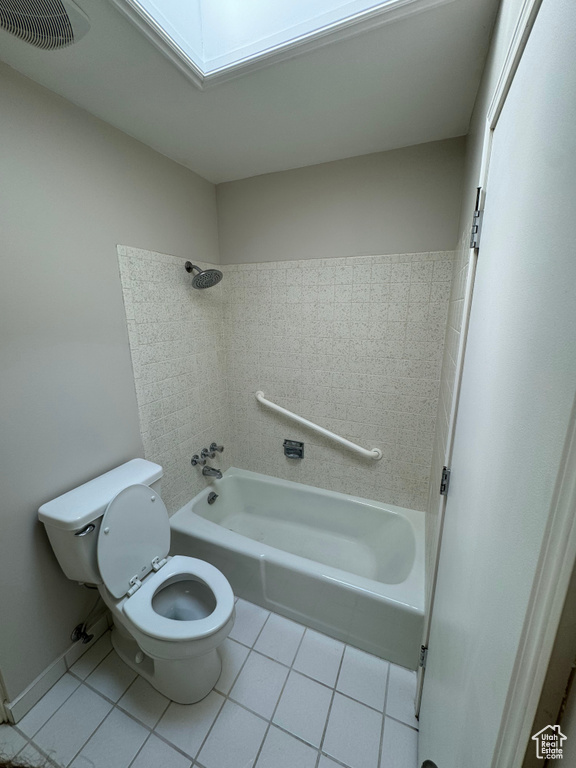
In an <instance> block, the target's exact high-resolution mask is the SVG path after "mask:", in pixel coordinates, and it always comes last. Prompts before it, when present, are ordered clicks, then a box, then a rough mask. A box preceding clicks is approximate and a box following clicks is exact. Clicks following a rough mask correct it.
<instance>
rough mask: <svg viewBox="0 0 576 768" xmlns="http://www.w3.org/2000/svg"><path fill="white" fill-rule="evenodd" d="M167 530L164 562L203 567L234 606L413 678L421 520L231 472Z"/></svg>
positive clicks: (407, 512)
mask: <svg viewBox="0 0 576 768" xmlns="http://www.w3.org/2000/svg"><path fill="white" fill-rule="evenodd" d="M211 492H216V493H217V494H218V498H217V499H216V501H215V502H214V503H213V504H208V495H209V494H210V493H211ZM170 525H171V528H172V549H171V552H172V553H173V554H183V555H191V556H194V557H199V558H201V559H203V560H207V561H208V562H210V563H212V564H213V565H215V566H216V567H217V568H219V569H220V570H221V571H222V572H223V573H224V574H225V575H226V577H227V578H228V580H229V581H230V583H231V585H232V588H233V589H234V591H235V593H236V594H237V595H238V596H240V597H243V598H245V599H246V600H250V601H252V602H254V603H258V604H259V605H262V606H264V607H266V608H268V609H270V610H272V611H276V612H277V613H280V614H283V615H284V616H287V617H289V618H291V619H294V620H295V621H299V622H301V623H303V624H306V625H307V626H309V627H312V628H314V629H318V630H319V631H321V632H324V633H326V634H328V635H331V636H332V637H335V638H337V639H339V640H342V641H344V642H346V643H350V644H352V645H354V646H356V647H358V648H361V649H363V650H365V651H369V652H370V653H374V654H377V655H378V656H382V657H383V658H385V659H388V660H389V661H392V662H394V663H396V664H401V665H402V666H405V667H409V668H411V669H415V668H416V665H417V663H418V653H419V648H420V642H421V635H422V626H423V619H424V513H423V512H416V511H414V510H411V509H402V508H400V507H394V506H392V505H390V504H381V503H379V502H376V501H369V500H367V499H361V498H358V497H355V496H346V495H345V494H342V493H334V492H332V491H324V490H321V489H319V488H313V487H311V486H308V485H301V484H300V483H293V482H290V481H288V480H279V479H277V478H274V477H268V476H267V475H260V474H257V473H256V472H248V471H247V470H243V469H236V468H235V467H231V468H230V469H229V470H227V471H226V472H225V473H224V476H223V478H222V479H221V480H215V481H214V482H213V483H212V485H211V487H209V488H206V489H205V490H203V491H202V492H201V493H199V494H198V495H197V496H196V497H195V498H194V499H192V501H191V502H189V503H188V504H186V505H185V506H183V507H182V508H181V509H180V510H178V512H176V514H175V515H173V517H172V518H171V520H170Z"/></svg>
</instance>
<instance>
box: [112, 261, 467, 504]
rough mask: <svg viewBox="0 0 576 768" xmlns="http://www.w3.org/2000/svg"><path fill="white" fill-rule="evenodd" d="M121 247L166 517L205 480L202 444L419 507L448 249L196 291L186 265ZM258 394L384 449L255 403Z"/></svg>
mask: <svg viewBox="0 0 576 768" xmlns="http://www.w3.org/2000/svg"><path fill="white" fill-rule="evenodd" d="M119 253H120V264H121V274H122V282H123V287H124V291H125V300H126V308H127V316H128V321H129V323H128V324H129V335H130V345H131V349H132V355H133V362H134V371H135V381H136V391H137V395H138V404H139V408H140V418H141V429H142V434H143V439H144V444H145V450H146V457H147V458H150V459H153V460H156V461H158V462H159V463H161V464H163V465H164V466H165V470H166V475H165V483H164V488H165V490H164V493H163V496H165V497H166V499H167V505H168V507H169V509H170V510H171V511H173V510H174V509H177V508H178V507H179V506H180V505H181V504H183V503H184V502H185V501H187V500H188V499H189V498H191V497H192V496H193V495H194V494H195V493H196V492H197V491H198V490H199V489H200V488H201V487H204V486H205V485H206V479H205V478H202V476H201V475H200V472H199V471H198V470H197V469H196V468H192V467H190V456H191V455H192V453H194V452H196V451H197V450H199V449H200V448H201V447H203V445H205V444H208V443H209V442H211V441H212V440H213V439H214V440H217V441H218V442H224V443H225V444H226V450H225V452H224V454H223V455H222V456H220V457H219V458H218V461H217V465H218V466H220V467H221V468H222V469H225V468H226V467H227V466H228V465H229V464H232V465H234V466H238V467H242V468H245V469H251V470H253V471H257V472H263V473H265V474H271V475H274V476H276V477H282V478H286V479H292V480H297V481H300V482H304V483H309V484H311V485H316V486H319V487H322V488H327V489H329V490H336V491H343V492H346V493H351V494H354V495H360V496H363V497H367V498H374V499H378V500H382V501H387V502H390V503H393V504H398V505H400V506H406V507H411V508H415V509H424V508H425V505H426V498H427V493H428V482H429V476H430V462H431V456H432V444H433V438H434V427H435V418H436V411H437V403H438V400H437V398H438V388H439V375H440V364H441V361H442V354H443V343H444V335H445V327H446V316H447V309H448V298H449V291H450V281H451V277H452V261H453V255H454V254H453V253H452V252H440V253H420V254H402V255H395V256H389V255H388V256H370V257H350V258H346V259H327V260H317V261H314V260H312V261H311V260H304V261H291V262H286V261H285V262H268V263H258V264H243V265H230V266H221V267H219V268H220V269H221V270H222V271H223V272H224V280H223V282H222V283H221V284H220V285H218V286H216V287H214V288H211V289H209V290H205V291H195V290H194V289H192V288H191V287H190V278H189V277H188V276H187V275H186V274H185V272H184V270H183V263H184V260H183V259H180V258H175V257H171V256H163V255H161V254H153V253H151V252H146V251H137V250H135V249H130V248H126V249H120V250H119ZM258 389H261V390H263V391H264V393H265V394H266V396H267V397H268V398H269V399H271V400H273V401H275V402H277V403H278V404H279V405H282V406H284V407H286V408H288V409H289V410H293V411H295V412H296V413H298V414H299V415H301V416H304V417H305V418H308V419H310V420H311V421H315V422H317V423H319V424H321V425H322V426H324V427H326V428H327V429H330V430H332V431H334V432H336V433H338V434H340V435H342V436H344V437H347V438H349V439H350V440H353V441H354V442H357V443H359V444H361V445H363V446H364V447H366V448H373V447H378V448H380V449H381V450H382V452H383V458H382V459H381V460H380V461H377V462H375V461H372V460H370V459H364V458H360V457H358V456H357V455H356V454H354V453H352V452H350V451H349V450H347V449H345V448H343V447H340V446H338V445H337V444H335V443H333V442H330V441H327V440H326V439H324V438H321V437H320V436H318V435H317V434H316V433H314V432H312V431H310V430H308V429H306V428H303V427H299V426H298V425H296V424H294V422H292V421H289V420H288V419H286V418H285V417H281V416H279V415H278V414H276V413H274V412H272V411H270V410H268V409H266V408H264V407H263V406H261V405H259V404H258V403H257V401H256V399H255V392H256V391H257V390H258ZM285 438H289V439H295V440H302V441H303V442H304V443H305V459H304V460H303V461H296V460H290V459H287V458H286V457H285V456H284V455H283V450H282V442H283V440H284V439H285Z"/></svg>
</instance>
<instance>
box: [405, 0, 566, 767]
mask: <svg viewBox="0 0 576 768" xmlns="http://www.w3.org/2000/svg"><path fill="white" fill-rule="evenodd" d="M575 226H576V3H574V0H544V2H543V4H542V7H541V9H540V12H539V15H538V18H537V19H536V22H535V25H534V28H533V30H532V33H531V36H530V39H529V40H528V43H527V47H526V49H525V51H524V55H523V58H522V60H521V62H520V65H519V68H518V71H517V73H516V76H515V78H514V81H513V83H512V87H511V90H510V93H509V95H508V98H507V99H506V102H505V105H504V108H503V111H502V114H501V116H500V118H499V122H498V125H497V127H496V130H495V133H494V140H493V148H492V155H491V163H490V174H489V178H488V184H487V190H486V206H485V218H484V230H483V236H482V242H481V246H480V251H479V256H478V265H477V271H476V279H475V286H474V297H473V301H472V310H471V317H470V328H469V333H468V342H467V350H466V360H465V363H464V372H463V379H462V389H461V395H460V403H459V411H458V422H457V425H456V433H455V440H454V453H453V460H452V467H451V468H452V478H451V486H450V492H449V496H448V500H447V505H446V513H445V520H444V533H443V541H442V550H441V557H440V564H439V571H438V581H437V587H436V597H435V605H434V612H433V614H432V623H431V633H430V643H429V653H428V663H427V668H426V676H425V680H424V690H423V698H422V708H421V712H420V743H419V765H421V764H422V763H423V762H424V761H425V760H430V761H433V762H434V763H435V764H436V765H437V766H438V768H463V766H466V768H490V766H491V765H492V758H493V754H494V748H495V744H496V741H497V738H498V733H499V729H500V724H501V720H502V715H503V713H504V707H505V701H506V695H507V692H508V688H509V684H510V680H511V676H512V671H513V666H514V662H515V658H516V654H517V650H518V646H519V642H520V639H521V636H522V631H523V622H524V619H525V616H526V611H527V607H528V603H529V598H530V591H531V587H532V583H533V580H534V576H535V570H536V565H537V561H538V556H539V552H540V547H541V544H542V541H543V536H544V532H545V528H546V523H547V520H548V515H549V511H550V508H551V504H552V496H553V492H554V485H555V481H556V476H557V473H558V469H559V467H560V464H561V458H562V451H563V447H564V442H565V439H566V434H567V430H568V426H569V423H570V418H571V411H572V407H573V404H574V397H575V393H576V233H575ZM510 768H513V766H510Z"/></svg>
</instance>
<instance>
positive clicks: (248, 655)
mask: <svg viewBox="0 0 576 768" xmlns="http://www.w3.org/2000/svg"><path fill="white" fill-rule="evenodd" d="M246 602H248V601H246ZM258 607H261V606H258ZM263 610H266V609H263ZM271 615H272V612H271V611H268V615H267V616H266V619H265V620H264V623H263V624H262V626H261V627H260V630H259V632H258V634H257V635H256V638H255V639H254V643H253V644H252V646H251V647H250V650H249V652H248V654H247V656H246V658H245V659H244V662H243V663H242V666H241V667H240V669H239V670H238V674H237V675H236V677H235V678H234V681H233V683H232V685H231V686H230V691H229V692H228V693H227V694H223V693H220V692H219V691H218V694H219V695H220V696H222V697H223V698H224V701H223V703H222V705H221V707H220V708H219V710H218V713H217V715H216V717H215V718H214V720H213V722H212V724H211V725H210V728H209V729H208V731H207V732H206V735H205V737H204V738H203V739H202V743H201V744H200V747H199V749H198V751H197V752H196V754H195V755H194V757H193V758H192V766H195V765H196V764H197V758H198V757H199V755H200V752H202V750H203V749H204V745H205V744H206V742H207V741H208V738H209V737H210V734H211V733H212V730H213V729H214V726H215V725H216V722H217V720H218V718H219V717H220V715H221V714H222V710H223V709H224V707H225V705H226V702H227V701H232V703H234V704H237V702H235V701H234V699H230V693H231V691H232V688H233V687H234V685H235V683H236V681H237V680H238V677H239V676H240V674H241V672H242V670H243V669H244V667H245V665H246V662H247V661H248V659H249V657H250V654H251V653H252V650H253V648H254V646H255V645H256V643H257V642H258V638H259V637H260V635H261V634H262V632H263V630H264V627H265V626H266V624H267V623H268V619H269V618H270V616H271ZM230 639H233V638H230ZM245 647H246V646H245ZM213 690H214V689H213ZM237 706H242V705H241V704H237ZM242 708H243V709H245V710H247V711H248V712H251V710H249V709H248V708H247V707H242ZM253 714H255V715H257V713H256V712H254V713H253ZM257 717H260V718H261V719H263V720H264V718H262V715H257ZM198 765H200V764H198Z"/></svg>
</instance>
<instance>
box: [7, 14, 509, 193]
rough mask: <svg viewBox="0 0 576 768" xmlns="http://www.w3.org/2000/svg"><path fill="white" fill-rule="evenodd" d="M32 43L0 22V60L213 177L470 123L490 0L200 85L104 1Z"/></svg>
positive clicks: (392, 145)
mask: <svg viewBox="0 0 576 768" xmlns="http://www.w3.org/2000/svg"><path fill="white" fill-rule="evenodd" d="M76 2H77V4H78V5H79V6H80V7H81V8H82V10H83V11H84V12H85V13H86V14H87V15H88V17H89V19H90V23H91V27H90V31H89V32H88V34H87V35H86V36H85V37H83V38H82V39H81V40H79V41H78V42H77V43H76V44H75V45H72V46H70V47H68V48H64V49H61V50H57V51H42V50H39V49H37V48H34V47H32V46H30V45H27V44H26V43H24V42H22V41H20V40H18V39H16V38H15V37H13V36H11V35H10V34H8V33H7V32H5V31H3V30H0V58H1V59H2V60H3V61H5V62H6V63H7V64H9V65H10V66H12V67H14V68H15V69H17V70H18V71H20V72H22V73H23V74H24V75H27V76H28V77H30V78H32V79H33V80H35V81H36V82H38V83H40V84H42V85H44V86H46V87H47V88H49V89H50V90H52V91H54V92H55V93H58V94H60V95H61V96H63V97H65V98H66V99H68V100H69V101H71V102H73V103H74V104H77V105H78V106H80V107H82V108H84V109H86V110H87V111H89V112H90V113H92V114H93V115H96V116H97V117H99V118H101V119H102V120H105V121H106V122H107V123H110V125H113V126H115V127H116V128H119V129H120V130H122V131H124V132H125V133H127V134H129V135H130V136H133V137H135V138H136V139H139V140H140V141H142V142H143V143H144V144H147V145H148V146H150V147H153V148H154V149H156V150H158V151H159V152H161V153H162V154H164V155H166V156H167V157H170V158H172V159H173V160H175V161H176V162H178V163H180V164H182V165H184V166H186V167H187V168H190V169H192V170H193V171H195V172H196V173H198V174H199V175H200V176H203V177H204V178H206V179H208V180H209V181H212V182H214V183H220V182H223V181H230V180H233V179H240V178H246V177H249V176H255V175H259V174H263V173H270V172H273V171H279V170H286V169H289V168H298V167H302V166H305V165H313V164H316V163H322V162H327V161H330V160H338V159H342V158H345V157H353V156H356V155H362V154H368V153H370V152H379V151H383V150H389V149H396V148H398V147H404V146H410V145H413V144H421V143H424V142H428V141H435V140H439V139H445V138H450V137H453V136H461V135H463V134H465V133H467V130H468V124H469V120H470V115H471V112H472V107H473V105H474V99H475V97H476V92H477V89H478V84H479V81H480V75H481V72H482V68H483V64H484V60H485V57H486V52H487V48H488V42H489V35H490V32H491V29H492V26H493V21H494V16H495V13H496V9H497V6H498V0H448V2H444V3H443V4H440V5H437V6H435V7H431V8H427V9H425V10H422V11H421V12H419V13H414V14H412V15H410V16H408V17H406V18H402V19H399V20H394V21H392V22H390V23H388V24H385V25H382V26H378V27H376V28H373V29H369V30H367V31H363V32H362V33H361V34H358V35H356V36H352V37H348V38H347V39H341V40H338V41H335V42H332V43H331V44H328V45H324V46H323V47H320V48H316V49H314V50H306V51H304V52H301V53H299V55H297V56H295V57H294V58H290V59H288V60H283V61H275V62H272V63H270V64H269V65H268V66H266V67H264V68H261V69H257V70H256V71H249V72H247V73H244V74H242V75H241V76H239V77H236V78H235V79H233V80H229V81H227V82H223V83H219V84H217V85H214V86H212V87H210V88H208V89H206V90H199V89H198V88H196V87H195V86H194V85H193V84H192V82H191V81H190V80H189V79H187V78H186V77H185V76H184V75H183V74H182V73H181V72H180V71H179V70H178V69H177V68H176V67H175V66H174V64H173V63H172V62H170V61H169V60H168V59H167V58H165V56H163V54H162V53H161V52H160V51H159V50H158V49H157V48H156V47H155V46H154V45H153V44H152V43H151V42H150V41H149V40H148V39H147V38H146V37H144V36H143V35H142V34H141V33H140V32H139V31H138V29H137V28H136V27H135V26H133V24H132V23H131V22H130V21H129V20H128V19H127V18H126V17H125V16H124V15H122V14H121V13H120V12H119V11H118V10H117V9H116V7H115V6H113V5H112V3H110V2H108V0H76Z"/></svg>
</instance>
